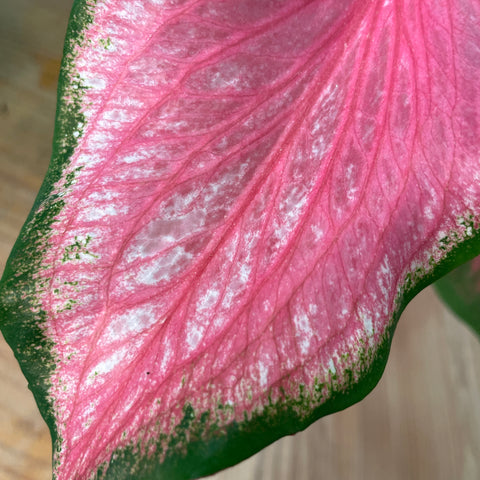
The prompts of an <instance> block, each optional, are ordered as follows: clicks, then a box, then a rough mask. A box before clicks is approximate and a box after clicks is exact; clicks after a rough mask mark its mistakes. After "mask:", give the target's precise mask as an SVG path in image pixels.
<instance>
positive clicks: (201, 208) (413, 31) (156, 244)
mask: <svg viewBox="0 0 480 480" xmlns="http://www.w3.org/2000/svg"><path fill="white" fill-rule="evenodd" d="M75 8H76V10H74V16H73V17H72V21H71V25H72V26H71V33H70V37H69V41H70V42H72V43H70V48H71V53H70V54H69V55H67V57H66V58H65V61H64V76H65V78H66V79H67V83H66V84H65V85H64V87H63V90H62V101H61V104H60V110H59V117H58V121H59V127H58V128H59V130H57V136H56V148H57V150H56V157H55V158H54V160H53V164H52V169H51V173H50V177H49V180H48V182H50V183H48V182H47V187H45V188H46V190H44V191H43V196H41V197H40V203H39V204H38V205H37V210H36V214H35V215H34V216H33V217H32V218H31V219H30V223H29V224H28V225H27V226H26V227H25V228H26V230H25V232H24V235H27V237H26V238H27V239H30V240H29V241H32V242H33V241H35V242H37V243H36V245H37V247H36V248H37V250H38V251H41V254H42V257H41V261H40V262H39V263H38V265H36V267H35V273H34V274H33V275H32V279H33V281H34V287H33V291H30V292H29V293H28V294H25V297H26V299H27V301H28V302H29V305H31V311H32V312H33V313H35V314H36V315H37V318H38V322H37V323H38V324H39V325H41V329H42V332H43V335H44V336H45V338H47V339H48V341H49V342H51V343H49V344H48V352H49V355H51V358H52V359H53V360H52V362H53V363H51V362H50V363H48V362H47V361H45V364H44V365H43V366H42V368H44V369H45V371H48V372H49V374H48V375H49V377H48V381H47V384H48V390H47V391H46V392H45V395H46V398H47V401H48V402H50V404H49V405H50V406H49V407H48V408H49V409H50V412H51V413H50V414H49V415H51V416H52V418H53V420H54V425H55V426H54V430H55V431H56V434H57V435H58V437H57V440H56V445H55V474H56V476H57V478H58V479H73V478H90V477H91V476H92V475H94V474H95V472H96V471H97V470H98V469H99V467H100V466H101V465H106V464H108V463H109V462H110V466H111V468H114V467H115V465H116V464H117V462H120V464H121V462H122V458H129V457H128V455H127V453H125V452H129V451H130V450H128V449H129V448H130V449H132V450H131V451H133V453H138V455H139V457H142V458H143V457H146V458H150V459H151V463H152V464H155V465H161V464H162V462H164V461H166V460H165V459H168V458H170V456H171V455H173V454H175V455H178V456H179V458H182V456H184V455H187V454H189V452H190V451H189V450H188V449H189V448H190V447H189V444H190V443H189V442H196V441H199V442H200V444H202V442H203V444H204V445H209V446H210V445H214V444H215V445H216V447H215V448H216V449H217V450H215V449H214V448H213V447H212V449H211V453H210V455H211V456H212V457H215V456H217V457H218V456H222V455H223V453H222V452H224V450H225V451H228V452H229V455H231V458H230V459H223V460H218V459H213V460H212V459H211V458H210V459H208V458H206V459H205V462H206V464H207V463H208V462H210V461H211V462H213V463H212V465H213V467H212V466H204V465H202V464H200V465H197V464H195V465H193V466H192V465H181V466H178V465H177V467H175V468H177V470H178V471H181V472H183V473H178V472H177V470H176V472H177V473H178V475H179V478H184V477H187V476H194V475H200V474H205V473H209V472H211V471H213V470H215V468H217V467H216V465H217V464H218V465H220V466H226V465H228V464H231V463H233V462H235V461H238V460H240V459H241V458H244V457H245V456H246V455H248V454H250V453H252V452H253V451H255V450H257V449H258V448H261V447H263V446H264V445H265V444H266V443H268V442H270V441H273V440H274V439H275V438H278V436H280V435H282V434H286V433H290V432H291V431H293V430H294V429H295V428H297V429H299V428H304V427H305V426H306V424H308V423H310V422H311V421H313V420H314V419H316V418H318V417H319V416H320V415H322V414H325V413H327V410H328V412H331V411H333V410H335V409H339V408H344V407H345V406H346V405H347V404H349V403H352V402H353V401H356V400H358V399H359V396H361V395H364V394H365V393H366V388H364V387H363V386H362V387H360V386H358V387H355V385H356V384H358V385H364V383H362V382H367V383H368V389H370V388H372V387H373V384H374V383H375V382H376V381H377V380H378V378H379V375H380V374H381V370H382V368H383V366H384V362H385V357H384V353H383V352H384V350H385V348H386V349H388V346H389V342H390V339H391V334H392V332H393V329H394V326H395V323H396V320H397V319H398V316H399V315H400V313H401V310H402V309H403V307H404V306H405V304H406V302H407V301H408V300H409V299H410V298H411V297H412V295H413V294H414V293H416V291H418V289H419V288H421V287H422V286H424V285H425V284H426V283H428V282H430V281H432V279H434V278H435V277H436V276H438V275H439V272H440V271H441V268H444V267H442V265H447V264H448V265H450V263H452V262H453V263H454V262H455V261H456V260H455V259H456V258H457V257H456V255H457V251H459V245H460V244H461V243H462V242H463V241H468V242H470V243H472V242H474V245H475V248H476V250H477V251H478V250H479V248H480V245H479V244H478V240H477V237H476V231H475V229H477V228H478V221H479V214H480V182H479V181H480V173H479V172H480V169H479V158H480V156H479V153H480V140H479V139H480V127H479V106H480V87H479V83H478V78H479V74H480V49H479V47H478V45H480V29H479V22H480V6H479V4H478V2H475V1H467V0H436V1H430V0H425V1H414V0H405V1H399V0H386V1H382V2H378V1H354V0H350V1H347V0H312V1H307V0H275V1H274V0H271V1H267V0H265V1H260V2H259V1H258V0H243V1H239V0H225V1H218V0H211V1H208V0H195V1H194V0H184V1H180V0H165V1H161V0H156V1H154V0H149V1H147V0H143V1H140V0H138V1H128V0H117V1H113V0H105V1H104V2H99V3H97V4H92V5H90V4H87V3H86V2H78V3H77V4H76V7H75ZM86 12H87V13H88V15H90V16H91V21H90V22H89V23H85V25H84V28H83V29H80V33H79V32H77V31H76V30H74V29H75V28H77V29H78V25H77V23H78V22H81V21H84V20H83V19H84V18H85V15H86ZM76 108H78V109H79V110H78V111H79V115H80V117H81V118H80V117H78V118H80V120H79V121H77V120H78V118H77V117H74V116H73V113H72V112H77V110H75V109H76ZM72 118H75V119H76V120H75V122H73V121H72ZM62 125H63V127H62ZM65 125H66V126H65ZM62 128H64V130H62ZM69 142H74V148H73V149H72V150H69V149H68V146H69V145H70V143H69ZM65 156H68V157H69V158H68V162H66V163H61V161H60V158H62V159H63V158H64V157H65ZM62 161H63V160H62ZM48 185H49V186H50V187H48ZM48 188H50V191H48ZM52 205H54V206H55V208H57V210H55V214H54V217H53V218H52V220H51V224H49V228H48V230H47V231H46V232H44V234H42V235H43V236H41V238H40V240H38V236H37V237H36V236H35V235H36V234H35V233H34V232H35V228H37V227H36V226H37V224H38V222H39V218H40V217H41V216H42V215H43V214H44V213H45V212H46V211H47V210H48V209H49V208H53V207H52ZM32 232H33V233H32ZM34 239H36V240H34ZM447 240H448V242H447ZM446 245H447V246H446ZM449 253H450V256H449V255H448V254H449ZM17 255H18V252H17ZM19 258H20V260H17V261H19V262H20V261H28V260H26V259H25V258H22V257H21V255H20V257H19ZM12 261H13V260H12ZM445 262H447V263H445ZM448 262H450V263H448ZM437 267H438V268H437ZM439 269H440V270H439ZM29 348H30V347H29ZM42 348H43V347H42ZM45 348H46V347H45ZM52 365H53V366H52ZM366 378H370V380H368V381H367V380H365V379H366ZM365 385H366V384H365ZM355 388H357V389H358V392H360V393H353V392H354V391H355ZM342 393H343V394H345V395H347V397H345V398H347V400H344V397H343V396H342V395H341V394H342ZM348 395H351V396H348ZM332 399H333V403H332V404H330V403H328V402H329V401H331V400H332ZM336 399H338V401H337V400H336ZM324 405H329V406H328V407H326V408H325V409H324V410H322V407H323V406H324ZM330 405H331V406H330ZM287 407H288V408H289V410H288V412H289V414H290V415H292V416H293V415H294V416H295V418H294V419H293V422H294V423H295V425H296V426H295V427H293V428H292V427H291V426H285V427H284V428H283V427H282V426H281V425H280V426H279V424H280V423H281V421H283V419H284V417H282V415H281V412H283V411H286V410H285V409H286V408H287ZM257 418H268V421H269V422H270V421H271V424H272V425H274V426H275V429H276V430H275V429H273V430H272V433H268V432H267V433H265V432H263V431H262V432H261V435H264V436H263V437H261V438H262V439H263V438H265V440H258V445H257V444H255V442H253V444H252V446H251V447H250V446H245V447H244V448H245V451H244V453H241V452H240V453H238V454H236V455H237V456H236V457H235V454H232V452H231V451H230V450H228V446H225V445H223V444H222V441H221V440H219V439H222V438H224V437H225V438H227V440H228V439H229V438H233V436H234V435H236V433H235V434H234V433H232V432H233V431H234V430H232V429H234V428H235V429H236V430H235V432H237V431H240V432H242V429H244V430H245V431H246V432H248V431H249V430H248V429H249V427H248V425H249V422H250V423H251V422H254V421H256V419H257ZM272 428H273V427H272ZM258 430H259V438H260V427H258ZM212 439H213V440H212ZM243 441H245V442H247V441H246V440H245V439H243V437H242V442H243ZM215 442H217V443H215ZM245 444H246V443H245ZM199 448H200V447H199ZM209 448H210V447H209ZM124 449H126V450H124ZM172 452H173V453H172ZM200 456H201V455H200ZM125 462H126V463H128V462H129V460H125ZM215 462H216V463H215ZM186 463H187V462H186ZM146 465H147V464H140V463H139V464H138V465H136V464H134V465H133V467H132V468H133V470H132V475H134V474H135V472H137V474H138V475H140V476H139V477H133V476H132V477H128V478H144V477H143V476H141V475H144V474H145V472H150V471H151V470H149V468H150V469H154V468H157V467H152V466H146ZM148 465H150V464H148ZM182 469H183V470H182ZM107 471H108V470H107ZM125 471H127V470H125ZM152 471H157V470H152ZM158 471H160V470H158ZM138 472H139V473H138ZM142 472H143V473H142ZM116 478H120V477H116ZM122 478H123V477H122ZM125 478H126V477H125ZM168 478H170V477H168Z"/></svg>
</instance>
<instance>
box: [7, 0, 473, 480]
mask: <svg viewBox="0 0 480 480" xmlns="http://www.w3.org/2000/svg"><path fill="white" fill-rule="evenodd" d="M70 7H71V4H70V0H16V1H15V2H7V1H0V273H1V272H3V269H4V266H5V262H6V259H7V257H8V254H9V252H10V249H11V248H12V246H13V243H14V241H15V239H16V237H17V235H18V232H19V230H20V228H21V226H22V224H23V222H24V220H25V218H26V216H27V214H28V212H29V210H30V208H31V206H32V204H33V201H34V198H35V196H36V193H37V191H38V189H39V187H40V183H41V181H42V179H43V176H44V174H45V171H46V169H47V165H48V162H49V159H50V154H51V141H52V135H53V126H54V114H55V104H56V84H57V76H58V71H59V67H60V60H61V55H62V48H63V40H64V35H65V29H66V24H67V19H68V15H69V11H70ZM50 457H51V445H50V435H49V432H48V430H47V427H46V425H45V423H44V422H43V420H42V418H41V416H40V414H39V412H38V410H37V407H36V405H35V402H34V400H33V396H32V395H31V393H30V391H29V390H28V388H27V383H26V380H25V379H24V378H23V375H22V373H21V371H20V368H19V367H18V365H17V363H16V360H15V359H14V357H13V354H12V352H11V350H10V348H9V347H8V346H7V345H6V343H5V341H4V340H3V337H1V336H0V480H47V479H49V478H51V460H50ZM212 479H215V480H237V479H238V480H240V479H242V480H273V479H275V480H290V479H292V480H293V479H295V480H313V479H315V480H317V479H325V480H360V479H365V480H367V479H368V480H377V479H378V480H380V479H381V480H385V479H389V480H405V479H409V480H414V479H422V480H443V479H445V480H451V479H455V480H478V479H480V342H479V341H478V340H477V338H476V337H475V336H474V335H473V334H472V333H471V332H470V331H469V330H468V329H467V328H466V327H464V326H463V325H462V324H461V323H460V322H459V321H458V320H457V319H456V318H455V317H454V316H453V315H452V314H451V313H450V312H449V311H447V310H446V309H445V308H444V307H443V306H442V304H441V302H440V301H439V300H438V299H437V297H436V296H435V293H434V292H433V290H432V289H431V288H429V289H427V290H425V291H424V292H422V293H421V294H420V295H418V296H417V298H416V299H415V300H414V301H413V302H412V303H411V304H410V305H409V307H408V308H407V310H406V311H405V312H404V314H403V316H402V318H401V320H400V323H399V326H398V328H397V331H396V334H395V338H394V342H393V347H392V351H391V354H390V359H389V362H388V365H387V368H386V371H385V373H384V376H383V378H382V380H381V381H380V383H379V385H378V386H377V388H376V389H375V390H374V391H373V392H372V393H371V394H370V395H369V396H368V397H367V398H366V399H365V400H364V401H363V402H361V403H359V404H357V405H355V406H353V407H351V408H349V409H348V410H346V411H344V412H340V413H337V414H335V415H332V416H330V417H326V418H323V419H321V420H319V421H317V422H316V423H315V424H313V425H312V426H311V427H310V428H308V429H307V430H306V431H304V432H302V433H299V434H297V435H295V436H293V437H288V438H284V439H282V440H280V441H278V442H276V443H275V444H273V445H272V446H270V447H268V448H267V449H265V450H263V451H262V452H260V453H259V454H257V455H256V456H254V457H252V458H251V459H249V460H247V461H245V462H243V463H242V464H240V465H238V466H236V467H233V468H231V469H229V470H226V471H224V472H222V473H220V474H217V475H215V476H214V477H212Z"/></svg>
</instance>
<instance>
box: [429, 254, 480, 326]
mask: <svg viewBox="0 0 480 480" xmlns="http://www.w3.org/2000/svg"><path fill="white" fill-rule="evenodd" d="M435 287H436V289H437V292H438V293H439V294H440V296H441V297H442V298H443V299H444V300H445V302H446V303H447V304H448V305H449V306H450V308H451V309H452V310H453V311H454V312H455V313H456V314H457V315H458V316H459V317H460V318H461V319H462V320H463V321H464V322H465V323H466V324H467V325H468V326H469V327H470V328H471V329H472V330H473V331H474V332H475V333H476V334H477V335H478V336H480V314H479V312H480V257H475V258H474V259H473V260H471V261H470V262H467V263H464V264H463V265H460V266H459V267H457V268H456V269H455V270H453V272H450V273H449V274H448V275H446V276H445V277H443V278H441V279H440V280H438V281H437V282H436V283H435Z"/></svg>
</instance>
